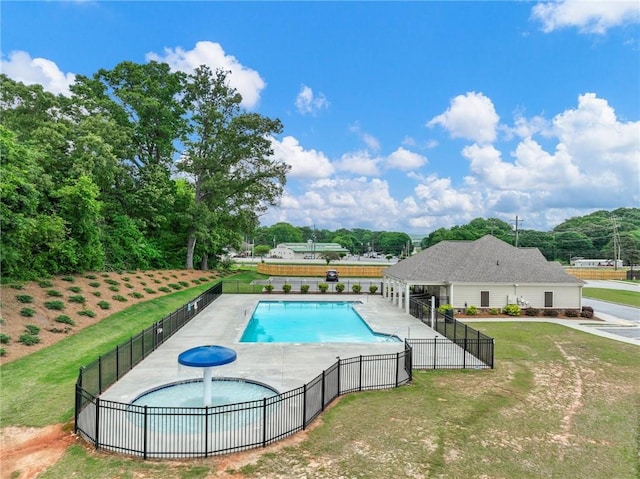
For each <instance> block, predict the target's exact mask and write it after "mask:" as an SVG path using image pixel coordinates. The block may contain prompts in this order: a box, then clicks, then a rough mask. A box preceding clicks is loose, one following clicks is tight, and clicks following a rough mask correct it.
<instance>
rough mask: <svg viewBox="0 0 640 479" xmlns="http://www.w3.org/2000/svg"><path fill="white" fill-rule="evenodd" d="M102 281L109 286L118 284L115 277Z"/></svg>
mask: <svg viewBox="0 0 640 479" xmlns="http://www.w3.org/2000/svg"><path fill="white" fill-rule="evenodd" d="M104 282H105V283H107V284H110V285H111V286H118V285H119V284H120V281H116V280H115V279H105V280H104Z"/></svg>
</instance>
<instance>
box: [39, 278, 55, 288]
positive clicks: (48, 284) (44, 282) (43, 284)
mask: <svg viewBox="0 0 640 479" xmlns="http://www.w3.org/2000/svg"><path fill="white" fill-rule="evenodd" d="M38 286H40V287H41V288H50V287H51V286H53V283H52V282H51V281H49V280H48V279H43V280H42V281H38Z"/></svg>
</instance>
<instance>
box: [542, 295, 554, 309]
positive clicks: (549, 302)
mask: <svg viewBox="0 0 640 479" xmlns="http://www.w3.org/2000/svg"><path fill="white" fill-rule="evenodd" d="M544 307H545V308H553V291H545V292H544Z"/></svg>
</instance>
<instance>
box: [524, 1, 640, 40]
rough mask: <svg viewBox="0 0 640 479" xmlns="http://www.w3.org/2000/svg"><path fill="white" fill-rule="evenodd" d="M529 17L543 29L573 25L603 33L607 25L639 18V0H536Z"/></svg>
mask: <svg viewBox="0 0 640 479" xmlns="http://www.w3.org/2000/svg"><path fill="white" fill-rule="evenodd" d="M531 14H532V17H533V18H534V19H535V20H538V21H540V22H541V23H542V29H543V31H544V32H547V33H548V32H552V31H554V30H558V29H560V28H566V27H576V28H578V30H579V31H580V32H582V33H594V34H599V35H602V34H605V33H606V32H607V30H608V29H609V28H613V27H616V26H619V25H624V24H626V23H638V21H640V2H638V1H637V0H633V1H621V0H615V1H585V0H562V1H558V2H542V3H538V4H537V5H535V6H534V7H533V9H532V10H531Z"/></svg>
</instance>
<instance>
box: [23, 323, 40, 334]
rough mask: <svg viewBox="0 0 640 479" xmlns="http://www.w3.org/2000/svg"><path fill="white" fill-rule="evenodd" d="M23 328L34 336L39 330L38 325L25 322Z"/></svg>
mask: <svg viewBox="0 0 640 479" xmlns="http://www.w3.org/2000/svg"><path fill="white" fill-rule="evenodd" d="M25 329H26V330H27V333H28V334H33V335H34V336H35V335H37V334H38V333H39V332H40V327H39V326H36V325H35V324H27V325H26V326H25Z"/></svg>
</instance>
